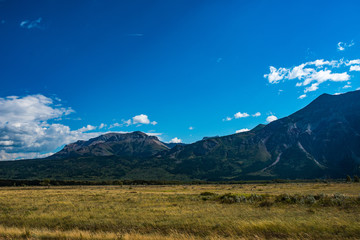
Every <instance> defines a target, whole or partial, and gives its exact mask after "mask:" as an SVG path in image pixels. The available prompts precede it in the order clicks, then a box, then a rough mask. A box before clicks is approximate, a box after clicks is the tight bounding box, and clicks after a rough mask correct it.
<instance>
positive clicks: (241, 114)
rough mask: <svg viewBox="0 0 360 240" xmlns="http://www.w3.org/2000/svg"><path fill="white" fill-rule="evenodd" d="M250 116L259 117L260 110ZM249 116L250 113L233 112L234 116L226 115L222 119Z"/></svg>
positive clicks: (227, 119)
mask: <svg viewBox="0 0 360 240" xmlns="http://www.w3.org/2000/svg"><path fill="white" fill-rule="evenodd" d="M251 116H252V117H260V116H261V113H260V112H256V113H254V114H252V115H251ZM247 117H250V114H248V113H246V112H243V113H242V112H237V113H235V114H234V117H226V118H224V119H223V121H231V120H233V119H239V118H247Z"/></svg>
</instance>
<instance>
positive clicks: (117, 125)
mask: <svg viewBox="0 0 360 240" xmlns="http://www.w3.org/2000/svg"><path fill="white" fill-rule="evenodd" d="M130 121H131V120H130ZM122 126H123V124H120V123H113V124H111V125H110V126H109V128H115V127H122Z"/></svg>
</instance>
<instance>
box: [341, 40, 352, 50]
mask: <svg viewBox="0 0 360 240" xmlns="http://www.w3.org/2000/svg"><path fill="white" fill-rule="evenodd" d="M354 45H355V43H354V41H351V42H350V43H344V42H338V44H337V49H338V50H339V51H344V50H345V49H346V48H349V47H352V46H354Z"/></svg>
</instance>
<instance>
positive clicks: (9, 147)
mask: <svg viewBox="0 0 360 240" xmlns="http://www.w3.org/2000/svg"><path fill="white" fill-rule="evenodd" d="M72 112H74V111H73V110H72V109H71V108H64V107H61V106H59V105H58V104H55V103H54V102H53V100H52V99H51V98H48V97H45V96H43V95H40V94H39V95H29V96H25V97H17V96H10V97H6V98H0V160H10V159H16V158H33V157H38V156H45V155H47V154H49V153H51V152H52V151H54V150H55V149H56V148H57V147H59V146H61V145H64V144H67V143H70V142H73V141H76V140H85V139H89V138H91V137H95V136H98V135H99V134H100V133H96V132H90V131H93V130H95V129H96V127H94V126H92V125H87V126H85V127H82V128H80V129H77V130H71V129H70V128H69V127H68V126H66V125H63V124H59V123H52V121H53V120H56V119H59V118H61V117H63V116H66V115H68V114H70V113H72Z"/></svg>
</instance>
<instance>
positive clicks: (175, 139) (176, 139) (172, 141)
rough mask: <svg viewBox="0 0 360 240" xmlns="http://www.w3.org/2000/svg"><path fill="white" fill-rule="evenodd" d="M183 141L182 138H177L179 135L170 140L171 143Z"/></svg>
mask: <svg viewBox="0 0 360 240" xmlns="http://www.w3.org/2000/svg"><path fill="white" fill-rule="evenodd" d="M181 142H182V140H181V139H180V138H177V137H175V138H173V139H171V140H170V143H181Z"/></svg>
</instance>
